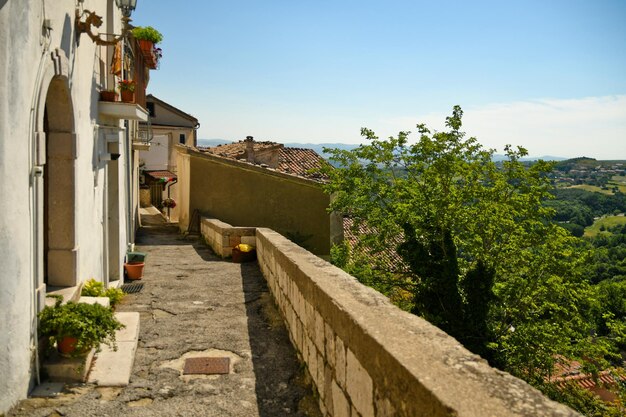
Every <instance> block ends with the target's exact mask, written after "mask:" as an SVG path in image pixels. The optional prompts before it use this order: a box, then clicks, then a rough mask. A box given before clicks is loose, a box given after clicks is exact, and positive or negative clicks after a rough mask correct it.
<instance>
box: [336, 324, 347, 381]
mask: <svg viewBox="0 0 626 417" xmlns="http://www.w3.org/2000/svg"><path fill="white" fill-rule="evenodd" d="M335 362H336V364H335V377H336V378H337V383H338V384H339V386H340V387H341V388H343V389H345V388H346V349H345V347H344V345H343V340H341V338H339V336H337V337H336V338H335Z"/></svg>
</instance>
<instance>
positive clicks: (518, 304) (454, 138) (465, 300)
mask: <svg viewBox="0 0 626 417" xmlns="http://www.w3.org/2000/svg"><path fill="white" fill-rule="evenodd" d="M461 120H462V111H461V109H460V107H458V106H456V107H454V109H453V112H452V115H451V116H450V117H448V118H447V119H446V127H447V131H443V132H434V133H431V131H430V130H429V129H428V128H426V126H424V125H417V129H418V132H419V139H418V140H417V141H416V142H415V143H413V144H410V143H409V140H408V138H409V134H410V132H400V133H399V134H398V136H397V137H390V138H388V139H387V140H381V139H379V138H378V137H377V136H376V135H375V134H374V132H372V131H371V130H369V129H365V128H364V129H362V135H363V136H364V137H365V138H367V139H368V140H369V143H368V144H365V145H361V146H360V147H358V148H357V149H354V150H351V151H346V150H337V149H335V150H327V152H329V153H330V155H331V158H330V159H331V162H332V163H333V165H334V166H337V167H339V168H337V169H332V168H330V166H329V167H327V168H325V169H324V171H325V174H327V175H328V177H329V178H330V182H329V183H328V184H327V186H326V191H327V192H328V193H330V194H331V195H332V196H333V199H332V203H331V210H337V211H340V212H343V213H345V214H346V215H348V216H350V217H351V218H352V219H353V223H354V227H355V230H360V231H361V234H360V240H359V242H358V243H357V246H356V248H357V249H358V247H360V246H361V247H366V248H367V253H369V254H372V255H376V254H377V253H382V252H383V251H385V250H388V248H390V247H391V248H394V249H395V250H396V251H397V253H398V254H399V255H400V256H401V257H402V259H403V260H404V262H405V263H406V264H407V265H408V266H409V268H410V274H411V277H410V281H411V282H413V283H414V285H413V287H412V288H413V289H412V294H413V310H412V311H413V312H414V313H415V314H418V315H420V316H423V317H425V318H427V319H428V320H430V321H431V322H433V323H434V324H436V325H437V326H439V327H441V328H442V329H443V330H445V331H446V332H448V333H449V334H451V335H452V336H454V337H456V338H457V339H459V341H461V342H462V343H463V344H465V345H466V346H467V347H468V348H470V349H471V350H473V351H474V352H477V353H479V354H481V355H483V356H484V357H486V358H488V359H489V360H490V361H491V362H492V363H493V364H495V365H497V366H499V367H501V368H502V369H505V370H508V371H510V372H512V373H514V374H515V375H518V376H521V377H524V378H525V379H527V380H529V381H534V382H536V383H537V382H538V381H541V382H543V380H544V378H545V377H547V376H549V375H550V373H551V372H552V369H553V365H554V362H555V360H556V354H557V353H558V354H560V355H567V356H569V355H575V354H577V353H581V351H582V350H583V348H584V347H586V346H589V344H588V343H583V342H588V341H589V337H588V334H589V329H590V325H589V324H588V322H589V321H590V320H589V319H588V317H586V313H587V311H588V310H589V309H590V307H589V306H588V305H587V304H586V301H585V300H587V299H588V297H589V293H590V288H589V285H588V284H587V283H586V281H585V280H583V279H582V276H581V273H580V271H581V268H580V267H581V264H582V263H583V262H584V260H585V253H584V250H582V249H580V250H577V249H576V247H575V246H574V245H573V239H574V238H573V237H572V236H571V235H570V234H569V233H568V232H567V231H565V230H564V229H562V228H561V227H558V226H556V225H555V224H553V223H552V222H551V217H552V214H553V211H552V209H550V208H548V207H546V206H545V205H544V204H543V202H544V201H545V200H547V199H549V198H550V196H551V195H550V190H551V186H550V183H549V180H548V178H547V173H549V172H550V171H551V169H552V167H553V165H552V164H551V163H547V162H543V161H539V162H538V163H536V164H533V165H532V166H530V167H527V166H525V165H524V164H522V163H521V162H520V158H521V157H523V156H525V155H526V154H527V152H526V150H525V149H523V148H517V149H514V148H512V147H510V146H507V147H506V149H505V151H506V155H507V160H506V161H504V162H503V164H502V167H501V168H498V166H497V165H496V164H495V163H494V162H493V161H492V156H493V150H487V149H485V148H483V147H482V146H481V145H480V144H479V143H478V142H477V140H476V139H475V138H465V134H464V133H463V132H461V130H460V129H461V126H462V122H461ZM363 231H365V232H363ZM398 241H400V243H399V244H398V243H397V242H398ZM368 279H369V280H375V276H374V277H372V276H371V275H370V277H369V278H368Z"/></svg>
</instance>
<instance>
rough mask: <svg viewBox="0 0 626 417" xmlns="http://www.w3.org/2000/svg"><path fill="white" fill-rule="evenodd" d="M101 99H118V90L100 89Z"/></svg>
mask: <svg viewBox="0 0 626 417" xmlns="http://www.w3.org/2000/svg"><path fill="white" fill-rule="evenodd" d="M100 100H102V101H117V91H115V90H112V89H106V90H101V91H100Z"/></svg>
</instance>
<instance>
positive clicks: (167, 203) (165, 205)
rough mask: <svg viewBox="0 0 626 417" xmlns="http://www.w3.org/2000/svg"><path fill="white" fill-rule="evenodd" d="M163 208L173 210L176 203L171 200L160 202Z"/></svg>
mask: <svg viewBox="0 0 626 417" xmlns="http://www.w3.org/2000/svg"><path fill="white" fill-rule="evenodd" d="M161 205H162V206H163V208H174V207H176V201H174V199H173V198H166V199H165V200H163V201H162V202H161Z"/></svg>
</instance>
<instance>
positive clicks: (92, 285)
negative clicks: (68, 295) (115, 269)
mask: <svg viewBox="0 0 626 417" xmlns="http://www.w3.org/2000/svg"><path fill="white" fill-rule="evenodd" d="M80 295H82V296H85V297H107V298H108V299H109V302H110V303H111V308H113V307H115V305H116V304H117V303H119V302H120V301H121V300H122V298H124V291H122V290H120V289H119V288H107V289H106V290H105V289H104V284H103V283H102V282H99V281H96V280H95V279H93V278H92V279H90V280H89V281H87V282H86V283H85V285H84V286H83V289H82V290H81V293H80Z"/></svg>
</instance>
